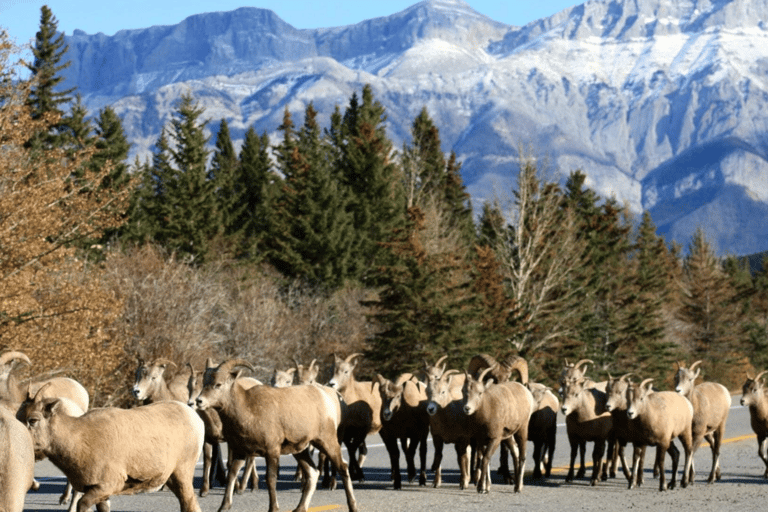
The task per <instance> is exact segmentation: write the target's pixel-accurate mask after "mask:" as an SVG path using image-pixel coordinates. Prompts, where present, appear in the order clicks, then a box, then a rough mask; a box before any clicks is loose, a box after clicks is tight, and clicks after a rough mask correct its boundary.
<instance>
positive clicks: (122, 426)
mask: <svg viewBox="0 0 768 512" xmlns="http://www.w3.org/2000/svg"><path fill="white" fill-rule="evenodd" d="M60 409H61V400H59V399H50V398H49V399H41V400H36V401H35V402H34V406H33V407H32V408H30V410H28V414H27V427H28V428H29V431H30V432H31V434H32V438H33V440H34V447H35V451H36V452H42V453H43V454H45V455H46V456H47V457H48V458H49V459H50V460H51V462H53V463H54V464H55V465H56V466H57V467H58V468H59V469H61V470H62V471H63V472H64V474H65V475H66V476H67V478H68V479H69V482H70V483H71V484H72V486H73V487H74V489H75V490H77V491H80V492H83V496H82V497H81V498H80V501H79V503H78V504H77V510H78V512H85V511H86V510H88V509H89V508H90V507H91V506H93V505H96V508H97V510H98V511H99V512H109V501H108V499H109V497H110V495H113V494H135V493H137V492H151V491H155V490H157V489H159V488H160V487H162V486H163V484H165V485H166V486H167V487H168V488H169V489H170V490H171V491H172V492H173V493H174V494H175V495H176V497H177V498H178V500H179V504H180V505H181V510H182V512H200V507H199V505H198V503H197V499H196V498H195V493H194V489H193V488H192V479H193V477H194V472H195V465H196V463H197V459H198V457H199V456H200V450H201V449H202V447H203V435H204V434H203V421H202V420H201V419H200V417H199V416H198V415H197V414H195V412H194V411H193V410H192V409H190V408H189V407H187V406H186V405H185V404H182V403H179V402H174V401H168V402H159V403H155V404H151V405H146V406H143V407H136V408H133V409H117V408H112V407H108V408H103V409H93V410H91V411H89V412H88V413H86V414H84V415H83V416H80V417H70V416H67V415H66V414H62V413H61V412H60Z"/></svg>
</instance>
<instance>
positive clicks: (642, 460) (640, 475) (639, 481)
mask: <svg viewBox="0 0 768 512" xmlns="http://www.w3.org/2000/svg"><path fill="white" fill-rule="evenodd" d="M645 448H646V447H645V446H643V447H642V448H640V471H639V472H638V473H637V486H638V487H640V486H641V485H643V471H644V470H643V468H644V467H645ZM675 449H677V448H675ZM653 466H654V468H655V467H656V464H655V461H654V464H653Z"/></svg>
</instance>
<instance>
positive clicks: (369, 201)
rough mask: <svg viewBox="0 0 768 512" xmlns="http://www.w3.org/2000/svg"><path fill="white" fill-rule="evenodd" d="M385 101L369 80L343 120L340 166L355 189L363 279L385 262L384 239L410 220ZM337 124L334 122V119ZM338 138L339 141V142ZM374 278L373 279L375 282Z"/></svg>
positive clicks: (355, 218) (353, 202)
mask: <svg viewBox="0 0 768 512" xmlns="http://www.w3.org/2000/svg"><path fill="white" fill-rule="evenodd" d="M385 121H386V116H385V114H384V107H383V106H382V105H381V103H379V102H378V101H374V99H373V90H372V89H371V86H370V85H366V86H364V87H363V93H362V102H361V103H359V102H358V100H357V95H356V94H353V95H352V98H351V99H350V103H349V106H348V108H347V110H346V112H345V113H344V117H343V120H342V123H341V127H340V128H341V133H342V135H343V137H342V146H341V148H338V149H339V150H340V151H341V162H340V167H341V170H342V174H343V177H344V183H345V184H346V185H347V186H348V187H349V188H350V190H351V191H352V202H351V205H350V208H351V211H352V212H353V216H354V225H355V236H356V237H357V238H359V242H357V243H355V245H356V246H359V253H358V254H359V255H360V256H361V258H363V259H364V260H363V262H362V263H361V265H360V266H359V267H358V273H359V275H360V278H361V280H363V281H364V282H365V281H367V279H368V277H367V276H366V275H364V274H365V272H367V271H368V270H369V269H374V268H376V267H377V266H378V265H380V264H383V263H385V259H386V258H387V257H388V252H386V251H383V250H382V247H383V246H382V244H384V243H386V242H387V241H388V240H390V239H391V238H392V236H393V234H394V233H395V232H396V231H398V230H401V229H402V228H403V226H404V225H405V197H404V194H403V190H402V180H401V176H400V173H399V171H398V167H397V166H396V165H395V164H394V163H393V162H392V142H391V141H390V140H389V139H388V138H387V135H386V131H385V126H384V122H385ZM332 125H333V122H332ZM336 143H337V144H338V142H336ZM371 284H372V283H371Z"/></svg>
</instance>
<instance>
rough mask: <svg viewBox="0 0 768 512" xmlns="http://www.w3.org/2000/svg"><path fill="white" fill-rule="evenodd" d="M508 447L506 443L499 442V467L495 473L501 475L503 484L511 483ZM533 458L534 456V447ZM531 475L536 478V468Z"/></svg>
mask: <svg viewBox="0 0 768 512" xmlns="http://www.w3.org/2000/svg"><path fill="white" fill-rule="evenodd" d="M509 451H510V450H509V447H508V446H507V443H501V446H500V447H499V469H498V470H496V473H497V474H498V475H499V476H500V477H501V479H502V480H503V481H504V483H505V484H507V485H509V484H511V483H512V477H511V475H510V474H509ZM533 453H534V455H533V458H534V459H535V458H536V448H534V452H533ZM533 477H534V478H536V469H534V470H533Z"/></svg>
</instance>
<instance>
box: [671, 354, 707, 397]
mask: <svg viewBox="0 0 768 512" xmlns="http://www.w3.org/2000/svg"><path fill="white" fill-rule="evenodd" d="M699 364H701V361H696V362H695V363H693V364H692V365H691V367H690V368H686V367H685V363H684V362H681V361H677V372H675V391H677V392H678V393H679V394H681V395H683V396H688V394H689V393H691V392H692V391H693V388H694V386H695V383H696V379H697V378H698V376H699V374H700V373H701V368H696V367H697V366H699ZM694 369H695V370H696V371H695V372H694V371H693V370H694Z"/></svg>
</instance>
